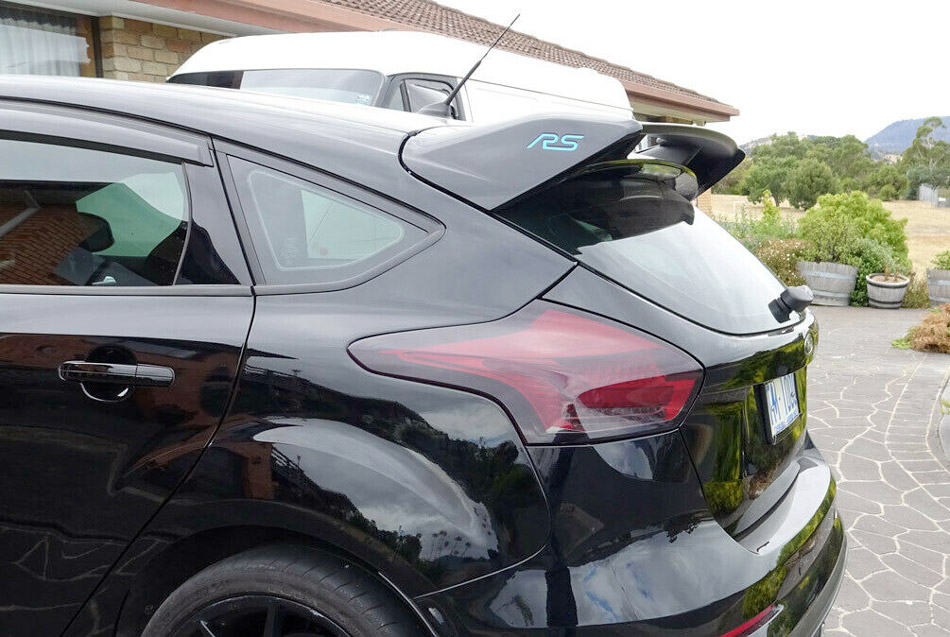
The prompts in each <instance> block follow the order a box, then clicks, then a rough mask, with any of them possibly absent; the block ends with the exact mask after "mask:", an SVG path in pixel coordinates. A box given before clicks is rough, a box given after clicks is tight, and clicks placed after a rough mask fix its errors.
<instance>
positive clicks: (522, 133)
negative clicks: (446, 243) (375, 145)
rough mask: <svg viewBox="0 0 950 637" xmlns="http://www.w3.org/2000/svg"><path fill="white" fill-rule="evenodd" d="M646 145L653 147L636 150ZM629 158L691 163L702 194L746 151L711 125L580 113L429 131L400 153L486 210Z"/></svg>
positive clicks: (419, 173) (409, 164) (435, 182)
mask: <svg viewBox="0 0 950 637" xmlns="http://www.w3.org/2000/svg"><path fill="white" fill-rule="evenodd" d="M644 140H646V141H647V142H648V143H651V144H652V145H651V146H649V147H647V148H644V149H642V150H640V151H639V152H635V149H636V148H637V147H638V146H641V143H642V142H644ZM628 157H634V158H643V159H659V160H663V161H669V162H673V163H677V164H680V165H683V166H686V167H687V168H689V169H690V170H691V171H693V173H694V174H695V175H696V178H697V181H698V183H699V191H700V192H702V191H704V190H707V189H708V188H710V187H711V186H712V185H713V184H715V183H716V182H717V181H719V180H720V179H722V178H723V177H724V176H726V175H727V174H728V173H729V171H731V170H732V169H733V168H734V167H735V166H737V165H738V164H739V163H740V162H741V161H742V159H743V158H744V157H745V154H744V153H743V152H742V151H741V150H739V149H738V148H737V147H736V145H735V142H733V141H732V140H731V139H729V138H728V137H726V136H725V135H722V134H720V133H716V132H713V131H710V130H706V129H704V128H698V127H695V126H683V125H676V124H641V123H640V122H638V121H636V120H634V119H632V118H619V117H618V118H609V117H600V116H584V115H573V114H572V115H558V114H544V115H535V116H531V117H526V118H522V119H517V120H511V121H506V122H500V123H496V124H491V125H487V126H440V127H436V128H429V129H426V130H423V131H420V132H418V133H416V134H414V135H411V136H410V137H409V138H408V139H407V140H406V142H405V144H403V148H402V150H401V152H400V159H401V160H402V164H403V166H404V167H405V168H406V170H407V171H409V172H410V173H411V174H412V175H414V176H415V177H417V178H418V179H421V180H422V181H425V182H426V183H428V184H430V185H432V186H434V187H436V188H438V189H440V190H443V191H445V192H447V193H448V194H450V195H453V196H454V197H457V198H459V199H463V200H465V201H467V202H469V203H471V204H474V205H475V206H477V207H479V208H482V209H484V210H494V209H496V208H498V207H500V206H502V205H504V204H509V203H513V202H514V201H515V200H518V199H521V198H523V197H525V196H527V195H529V194H530V193H532V192H535V191H537V190H540V189H544V188H547V187H550V186H551V185H553V184H555V183H557V182H560V181H563V180H564V179H568V178H570V177H571V176H573V175H576V174H578V173H580V172H582V171H584V170H585V168H587V167H589V166H591V165H592V164H596V163H601V162H606V161H613V160H618V159H627V158H628Z"/></svg>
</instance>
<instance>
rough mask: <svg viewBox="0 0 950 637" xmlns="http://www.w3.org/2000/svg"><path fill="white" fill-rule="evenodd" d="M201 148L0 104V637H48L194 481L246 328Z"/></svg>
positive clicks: (165, 135) (129, 124)
mask: <svg viewBox="0 0 950 637" xmlns="http://www.w3.org/2000/svg"><path fill="white" fill-rule="evenodd" d="M213 164H214V160H213V156H212V153H211V152H210V142H209V140H208V139H207V138H205V137H202V136H200V135H196V134H193V133H185V132H182V131H178V130H175V129H171V128H164V127H161V126H158V125H154V124H147V123H144V122H138V121H132V120H125V119H122V118H119V117H113V116H107V115H102V114H95V113H90V112H88V111H79V110H78V109H77V110H71V109H69V108H66V107H53V106H43V105H29V104H24V103H15V102H0V609H2V610H0V634H2V635H5V636H17V635H58V634H60V633H61V632H62V631H63V630H64V629H65V628H66V626H67V625H68V623H69V621H70V620H71V618H72V617H73V616H74V615H75V614H76V612H77V611H78V610H79V608H80V607H81V606H82V604H83V603H84V602H85V600H86V599H87V598H88V597H89V595H90V594H91V593H92V591H93V590H94V588H95V587H96V585H97V584H98V582H99V581H100V580H101V579H102V578H103V576H104V575H106V574H107V573H108V571H109V569H110V567H111V566H112V565H113V564H114V563H115V561H116V560H117V559H118V557H119V556H120V555H121V553H122V551H123V550H124V549H125V548H126V546H127V545H128V544H129V542H130V541H131V540H132V539H133V538H134V537H135V535H136V534H137V533H138V531H139V530H140V529H141V528H142V527H143V526H144V525H145V524H146V522H147V521H148V520H149V519H150V518H151V516H152V515H154V514H155V513H156V512H157V510H158V508H159V507H160V506H161V505H162V503H163V502H164V501H165V500H166V499H167V498H168V497H169V496H170V494H171V493H172V492H173V491H174V489H175V488H176V486H177V485H178V484H179V482H180V481H181V480H182V479H183V478H184V477H185V475H186V474H187V473H188V471H189V470H190V468H191V467H192V466H193V465H194V463H195V461H196V460H197V458H198V456H199V455H200V454H201V452H202V450H203V449H204V447H205V445H206V444H207V443H208V441H209V440H210V438H211V436H212V434H213V432H214V429H215V427H216V426H217V425H218V423H219V422H220V420H221V417H222V415H223V413H224V411H225V409H226V407H227V404H228V400H229V396H230V392H231V390H232V387H233V383H234V379H235V378H236V374H237V371H238V367H239V361H240V357H241V352H242V348H243V346H244V343H245V340H246V337H247V333H248V329H249V326H250V321H251V316H252V312H253V297H252V296H251V293H250V277H249V275H248V273H247V269H246V264H245V261H244V258H243V255H242V253H241V250H240V246H239V243H238V240H237V237H236V233H235V230H234V225H233V221H232V219H231V217H230V213H229V211H228V208H227V204H226V200H225V198H224V194H223V191H222V186H221V181H220V176H219V175H218V172H217V169H216V167H215V166H214V165H213Z"/></svg>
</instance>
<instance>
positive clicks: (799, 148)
mask: <svg viewBox="0 0 950 637" xmlns="http://www.w3.org/2000/svg"><path fill="white" fill-rule="evenodd" d="M807 152H808V146H807V144H806V141H805V140H802V139H800V138H799V137H798V135H797V134H795V133H792V132H789V133H785V134H784V135H772V137H771V138H770V139H769V143H767V144H760V145H758V146H756V147H755V148H753V149H752V153H751V157H752V159H753V160H759V159H781V158H784V157H794V158H795V159H804V158H805V154H806V153H807Z"/></svg>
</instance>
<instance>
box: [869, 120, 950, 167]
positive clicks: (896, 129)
mask: <svg viewBox="0 0 950 637" xmlns="http://www.w3.org/2000/svg"><path fill="white" fill-rule="evenodd" d="M924 119H925V118H923V117H922V118H920V119H902V120H901V121H899V122H894V123H892V124H888V125H887V126H886V127H884V129H883V130H881V131H880V132H878V133H875V134H874V135H871V136H870V137H868V138H867V139H866V140H864V143H865V144H867V145H868V148H869V149H870V151H871V154H872V155H874V156H876V157H879V156H883V155H890V154H896V155H899V154H901V153H903V152H904V151H905V150H907V147H908V146H910V145H911V142H913V141H914V136H915V135H916V134H917V129H918V128H919V127H920V125H921V124H923V123H924ZM942 119H943V123H944V125H945V126H947V127H948V128H941V129H939V130H937V131H936V132H935V133H934V137H935V138H937V139H942V140H943V141H946V142H950V116H947V117H943V118H942Z"/></svg>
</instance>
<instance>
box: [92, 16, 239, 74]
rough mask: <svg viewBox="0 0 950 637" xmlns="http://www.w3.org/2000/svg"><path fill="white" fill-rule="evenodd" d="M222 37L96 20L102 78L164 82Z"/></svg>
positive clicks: (133, 22) (122, 20)
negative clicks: (202, 48)
mask: <svg viewBox="0 0 950 637" xmlns="http://www.w3.org/2000/svg"><path fill="white" fill-rule="evenodd" d="M224 37H225V36H223V35H216V34H214V33H206V32H203V31H193V30H191V29H181V28H178V27H172V26H168V25H165V24H153V23H151V22H143V21H141V20H131V19H129V18H117V17H115V16H108V17H105V18H99V39H100V42H101V43H102V46H101V51H102V75H103V77H108V78H112V79H115V80H139V81H145V82H164V81H165V78H166V77H168V76H169V75H171V74H172V73H173V72H174V71H175V69H177V68H178V65H180V64H181V63H182V62H184V61H185V60H187V59H188V57H189V56H191V54H192V53H194V52H195V51H197V50H198V49H200V48H201V47H202V46H204V45H205V44H208V43H209V42H214V41H215V40H220V39H222V38H224Z"/></svg>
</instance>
